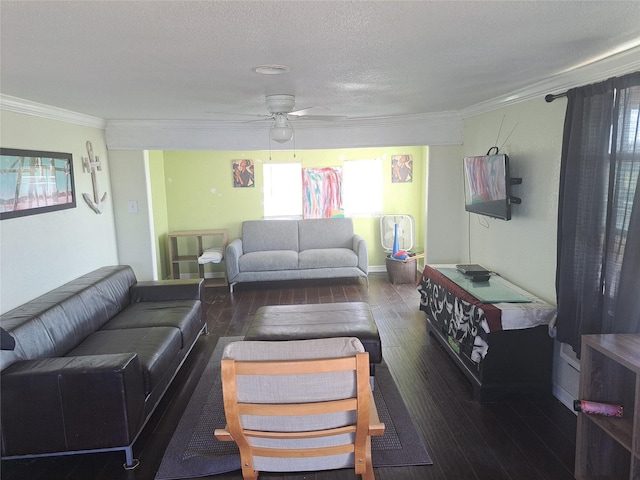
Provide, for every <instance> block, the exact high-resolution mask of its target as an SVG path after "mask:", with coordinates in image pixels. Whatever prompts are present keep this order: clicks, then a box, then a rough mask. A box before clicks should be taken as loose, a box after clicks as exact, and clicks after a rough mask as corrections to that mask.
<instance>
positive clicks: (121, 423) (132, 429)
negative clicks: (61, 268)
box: [0, 265, 206, 468]
mask: <svg viewBox="0 0 640 480" xmlns="http://www.w3.org/2000/svg"><path fill="white" fill-rule="evenodd" d="M205 313H206V312H205V301H204V280H200V279H199V280H164V281H158V282H137V281H136V277H135V275H134V273H133V270H132V269H131V267H129V266H124V265H118V266H109V267H103V268H100V269H98V270H96V271H94V272H91V273H88V274H86V275H83V276H82V277H80V278H77V279H75V280H73V281H71V282H69V283H67V284H65V285H62V286H61V287H58V288H56V289H55V290H52V291H51V292H49V293H46V294H44V295H42V296H40V297H38V298H36V299H34V300H31V301H30V302H27V303H25V304H24V305H21V306H19V307H17V308H15V309H13V310H11V311H9V312H6V313H4V314H2V315H1V316H0V326H1V327H2V335H3V346H2V348H3V350H2V351H1V356H0V360H1V362H0V368H1V370H2V373H1V375H0V379H1V381H2V404H1V409H0V411H1V415H2V458H3V460H4V459H7V458H16V457H22V456H27V457H29V456H36V457H37V456H48V455H65V454H70V453H88V452H92V451H93V452H98V451H110V450H123V451H124V452H125V454H126V466H127V467H129V468H131V467H134V466H135V464H136V461H135V460H134V459H133V450H132V446H133V443H134V442H135V440H136V438H137V437H138V435H139V434H140V432H141V431H142V428H143V427H144V425H145V424H146V422H147V420H148V419H149V417H150V416H151V414H152V413H153V411H154V409H155V407H156V406H157V405H158V402H159V401H160V399H161V398H162V396H163V394H164V392H165V391H166V389H167V387H168V386H169V384H170V382H171V380H172V379H173V378H174V376H175V374H176V373H177V371H178V369H179V368H180V366H181V365H182V363H183V362H184V360H185V359H186V357H187V355H188V353H189V352H190V351H191V348H192V347H193V345H194V344H195V342H196V340H197V339H198V336H199V335H200V334H201V333H202V332H203V331H205V330H206V323H205V320H206V317H205ZM5 338H6V339H10V340H11V341H10V342H8V341H4V340H5Z"/></svg>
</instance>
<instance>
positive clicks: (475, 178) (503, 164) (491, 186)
mask: <svg viewBox="0 0 640 480" xmlns="http://www.w3.org/2000/svg"><path fill="white" fill-rule="evenodd" d="M463 168H464V181H465V186H464V187H465V206H464V209H465V210H466V211H467V212H472V213H477V214H479V215H486V216H488V217H493V218H500V219H502V220H511V204H512V203H520V199H519V198H517V197H513V196H512V195H511V185H513V184H517V183H520V182H521V181H522V179H515V178H514V179H512V178H511V177H510V176H509V157H508V156H507V155H481V156H477V157H465V158H464V164H463Z"/></svg>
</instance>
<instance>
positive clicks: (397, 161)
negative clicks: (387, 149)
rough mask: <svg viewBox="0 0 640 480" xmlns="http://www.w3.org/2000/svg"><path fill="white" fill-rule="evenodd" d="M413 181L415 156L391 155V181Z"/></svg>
mask: <svg viewBox="0 0 640 480" xmlns="http://www.w3.org/2000/svg"><path fill="white" fill-rule="evenodd" d="M411 181H413V156H412V155H392V156H391V182H392V183H406V182H411Z"/></svg>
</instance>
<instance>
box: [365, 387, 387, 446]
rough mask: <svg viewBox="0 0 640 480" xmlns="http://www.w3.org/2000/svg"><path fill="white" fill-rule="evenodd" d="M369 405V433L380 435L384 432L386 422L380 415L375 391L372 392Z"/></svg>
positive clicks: (374, 435) (373, 435) (375, 435)
mask: <svg viewBox="0 0 640 480" xmlns="http://www.w3.org/2000/svg"><path fill="white" fill-rule="evenodd" d="M369 405H370V406H369V435H371V436H372V437H380V436H381V435H383V434H384V423H382V422H381V421H380V417H378V408H377V407H376V402H374V401H373V392H371V401H370V402H369Z"/></svg>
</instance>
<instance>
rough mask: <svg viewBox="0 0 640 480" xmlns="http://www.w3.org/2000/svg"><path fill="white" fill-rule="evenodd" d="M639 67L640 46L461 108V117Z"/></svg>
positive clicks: (585, 83) (631, 70)
mask: <svg viewBox="0 0 640 480" xmlns="http://www.w3.org/2000/svg"><path fill="white" fill-rule="evenodd" d="M637 70H640V46H636V47H633V48H630V49H628V50H625V51H624V52H621V53H618V54H615V55H611V56H609V57H606V58H603V59H598V60H595V61H593V62H591V63H588V64H583V65H578V66H576V67H573V68H571V69H568V70H566V71H564V72H561V73H559V74H558V75H556V76H554V77H550V78H547V79H545V80H543V81H540V82H537V83H534V84H532V85H529V86H527V87H525V88H522V89H520V90H516V91H514V92H511V93H509V94H506V95H502V96H500V97H496V98H493V99H491V100H487V101H486V102H481V103H478V104H476V105H473V106H471V107H468V108H464V109H462V110H460V112H459V113H460V117H461V118H463V119H465V118H469V117H474V116H476V115H481V114H483V113H489V112H491V111H493V110H497V109H499V108H503V107H506V106H509V105H514V104H517V103H521V102H524V101H527V100H532V99H536V98H540V97H544V96H545V95H547V94H549V93H552V94H557V93H561V92H565V91H567V90H569V89H570V88H575V87H580V86H583V85H588V84H590V83H595V82H601V81H603V80H607V79H608V78H611V77H616V76H620V75H625V74H627V73H631V72H635V71H637Z"/></svg>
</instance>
